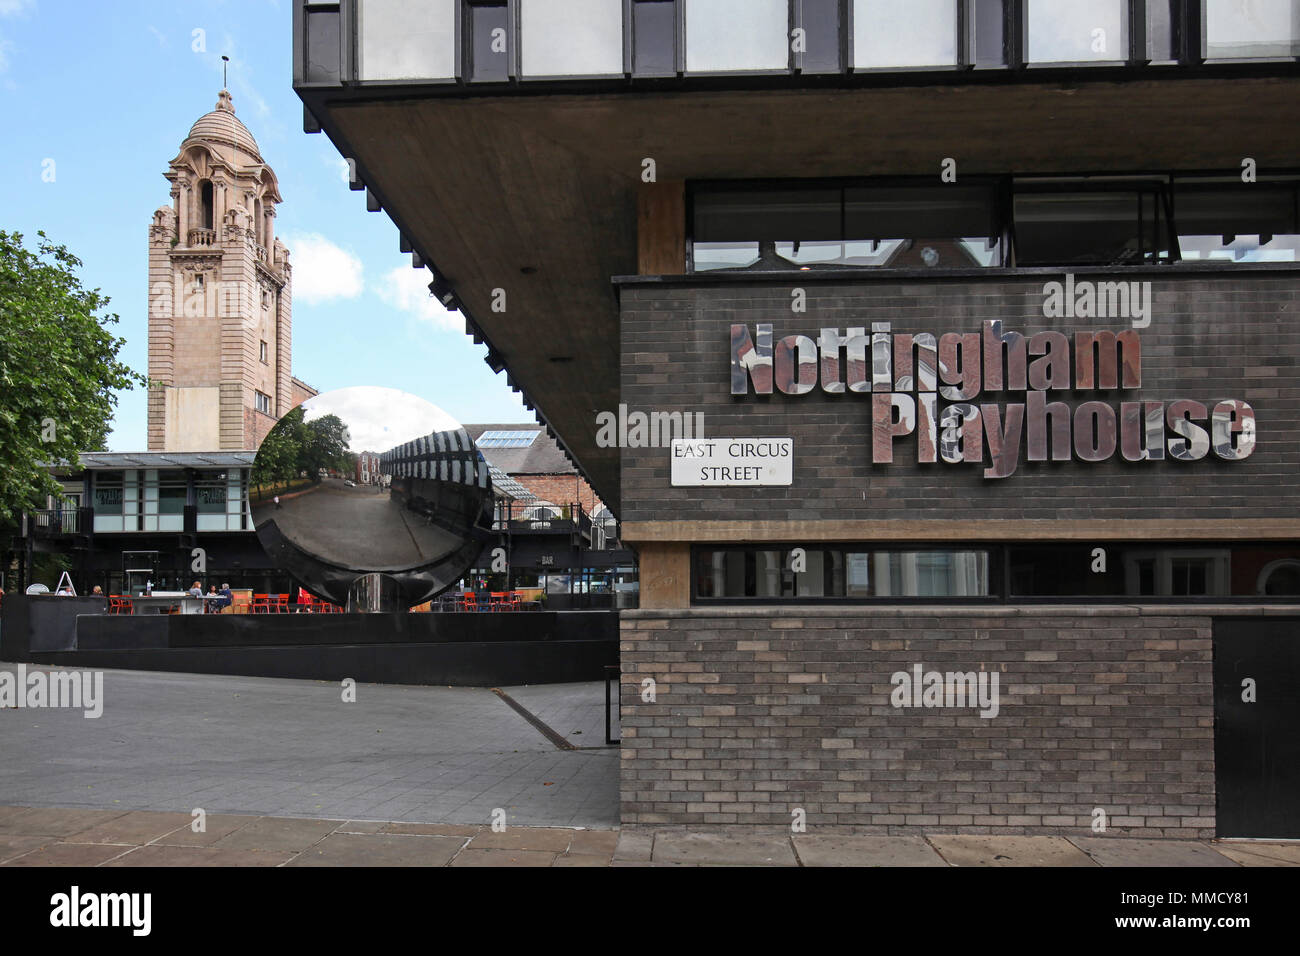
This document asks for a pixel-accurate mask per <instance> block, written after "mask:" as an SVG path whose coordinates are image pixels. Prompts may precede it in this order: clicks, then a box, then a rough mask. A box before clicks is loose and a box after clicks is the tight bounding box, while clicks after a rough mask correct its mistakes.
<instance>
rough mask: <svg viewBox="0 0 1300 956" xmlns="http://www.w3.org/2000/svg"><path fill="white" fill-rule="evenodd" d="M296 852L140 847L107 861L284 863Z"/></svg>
mask: <svg viewBox="0 0 1300 956" xmlns="http://www.w3.org/2000/svg"><path fill="white" fill-rule="evenodd" d="M295 855H296V854H295V853H294V851H292V850H220V849H217V848H216V847H211V846H160V845H159V844H157V843H154V844H151V845H150V846H142V847H137V848H136V849H134V850H131V851H130V852H129V853H126V854H125V855H123V856H119V857H117V858H116V859H114V860H110V861H109V862H107V863H105V864H104V867H105V868H108V867H127V866H130V867H137V866H178V867H180V866H185V867H190V866H280V865H282V864H284V863H287V862H289V861H290V860H292V859H293V858H294V856H295Z"/></svg>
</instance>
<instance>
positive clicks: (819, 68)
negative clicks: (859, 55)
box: [795, 0, 843, 73]
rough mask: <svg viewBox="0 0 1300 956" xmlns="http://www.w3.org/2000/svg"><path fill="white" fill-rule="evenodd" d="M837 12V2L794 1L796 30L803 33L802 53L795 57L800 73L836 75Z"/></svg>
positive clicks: (839, 60)
mask: <svg viewBox="0 0 1300 956" xmlns="http://www.w3.org/2000/svg"><path fill="white" fill-rule="evenodd" d="M840 9H841V2H840V0H797V3H796V4H795V15H796V17H797V18H798V19H797V26H798V27H799V28H800V29H802V30H803V51H802V52H796V54H795V66H796V67H798V69H799V71H800V72H802V73H838V72H840V69H841V68H842V67H843V63H842V58H841V55H840V33H841V29H842V25H841V23H840Z"/></svg>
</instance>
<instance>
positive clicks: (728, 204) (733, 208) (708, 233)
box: [692, 189, 841, 242]
mask: <svg viewBox="0 0 1300 956" xmlns="http://www.w3.org/2000/svg"><path fill="white" fill-rule="evenodd" d="M840 195H841V194H840V190H838V189H753V190H748V189H746V190H739V189H737V190H718V191H700V192H697V193H696V194H695V228H694V232H693V233H692V235H693V236H694V238H695V239H696V240H697V241H703V242H747V241H752V240H760V241H761V240H768V241H778V240H782V241H788V240H792V239H801V240H818V239H839V238H840Z"/></svg>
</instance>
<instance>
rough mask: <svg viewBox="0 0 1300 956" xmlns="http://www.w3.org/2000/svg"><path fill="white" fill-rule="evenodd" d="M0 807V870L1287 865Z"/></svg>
mask: <svg viewBox="0 0 1300 956" xmlns="http://www.w3.org/2000/svg"><path fill="white" fill-rule="evenodd" d="M196 825H197V824H196V822H195V820H194V818H192V817H191V816H190V815H189V814H182V813H156V812H150V811H134V812H123V811H113V810H73V809H48V808H26V807H0V866H82V867H100V866H104V867H122V866H169V867H170V866H180V867H190V866H480V867H481V866H506V867H549V866H560V867H570V866H577V867H590V866H620V867H622V866H787V867H790V866H866V867H876V866H881V867H886V866H888V867H893V866H906V867H947V866H1022V867H1023V866H1084V867H1097V866H1178V867H1206V866H1210V867H1235V866H1300V844H1297V843H1261V842H1253V841H1242V842H1222V841H1216V842H1215V843H1213V844H1205V843H1195V842H1184V841H1174V840H1169V841H1151V840H1130V839H1124V838H1115V839H1104V838H1098V839H1091V838H1080V839H1073V838H1071V839H1067V838H1065V837H1053V836H1043V837H958V836H943V835H932V836H921V835H917V836H856V835H853V834H841V833H835V834H824V833H805V834H793V835H792V834H789V833H782V832H780V831H776V830H772V829H750V828H745V827H731V828H728V829H726V830H725V831H724V830H713V831H707V830H692V829H684V828H674V829H666V828H639V827H638V828H627V829H624V830H623V831H621V832H620V831H618V830H613V829H570V828H559V827H520V826H507V827H506V828H505V829H504V830H503V831H500V832H497V831H494V830H493V829H492V828H491V827H490V826H458V825H455V824H445V823H443V824H439V823H432V824H430V823H400V822H377V821H363V820H315V819H302V818H292V817H265V816H263V817H259V816H249V815H226V814H212V815H208V816H206V817H204V818H203V820H202V827H203V828H202V830H200V831H196V829H195V827H196Z"/></svg>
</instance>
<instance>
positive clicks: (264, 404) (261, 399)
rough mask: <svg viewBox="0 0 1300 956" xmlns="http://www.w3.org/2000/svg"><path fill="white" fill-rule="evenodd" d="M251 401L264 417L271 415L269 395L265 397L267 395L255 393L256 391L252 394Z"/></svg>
mask: <svg viewBox="0 0 1300 956" xmlns="http://www.w3.org/2000/svg"><path fill="white" fill-rule="evenodd" d="M253 400H254V403H255V405H256V408H257V410H258V411H259V412H261V413H263V414H264V415H270V414H271V396H270V395H267V394H265V393H264V392H256V391H255V392H254V393H253Z"/></svg>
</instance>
